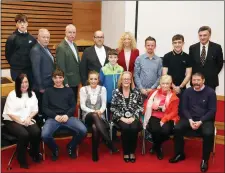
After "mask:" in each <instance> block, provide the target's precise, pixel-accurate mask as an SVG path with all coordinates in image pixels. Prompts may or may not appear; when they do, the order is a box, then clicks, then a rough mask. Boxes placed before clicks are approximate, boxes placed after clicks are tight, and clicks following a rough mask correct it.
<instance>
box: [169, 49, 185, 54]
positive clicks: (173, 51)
mask: <svg viewBox="0 0 225 173" xmlns="http://www.w3.org/2000/svg"><path fill="white" fill-rule="evenodd" d="M172 52H173V55H183V53H184V52H183V51H181V53H176V52H175V51H174V50H173V51H172Z"/></svg>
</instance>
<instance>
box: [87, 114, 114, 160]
mask: <svg viewBox="0 0 225 173" xmlns="http://www.w3.org/2000/svg"><path fill="white" fill-rule="evenodd" d="M85 123H86V124H87V126H88V127H91V128H92V156H93V157H95V156H96V155H98V147H99V139H100V135H101V136H102V138H103V139H104V140H105V141H106V143H107V144H108V147H109V148H112V141H111V140H110V137H109V132H108V129H107V128H108V126H107V125H106V124H105V122H104V121H103V120H102V119H101V118H99V116H98V115H97V114H96V113H94V112H90V113H88V114H87V115H86V117H85Z"/></svg>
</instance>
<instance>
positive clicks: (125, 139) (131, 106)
mask: <svg viewBox="0 0 225 173" xmlns="http://www.w3.org/2000/svg"><path fill="white" fill-rule="evenodd" d="M132 79H133V78H132V73H131V72H129V71H125V72H123V73H122V74H121V76H120V78H119V81H118V88H117V89H115V90H114V91H113V97H112V102H111V112H112V114H113V116H112V120H113V121H114V123H116V124H117V125H118V126H119V127H120V128H121V138H122V147H123V153H124V161H125V162H129V161H130V162H132V163H134V162H135V161H136V158H135V150H136V148H137V137H138V132H139V131H140V130H141V129H142V125H141V122H140V121H139V116H140V115H141V114H142V112H143V100H142V96H141V93H140V92H139V91H138V90H137V89H135V88H134V89H133V88H132V82H133V81H132Z"/></svg>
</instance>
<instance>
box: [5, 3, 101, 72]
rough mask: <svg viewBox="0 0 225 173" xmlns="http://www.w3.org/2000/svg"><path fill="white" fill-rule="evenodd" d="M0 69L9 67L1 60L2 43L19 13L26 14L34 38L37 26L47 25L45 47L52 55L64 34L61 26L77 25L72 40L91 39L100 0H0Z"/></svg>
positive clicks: (98, 21)
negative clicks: (48, 40)
mask: <svg viewBox="0 0 225 173" xmlns="http://www.w3.org/2000/svg"><path fill="white" fill-rule="evenodd" d="M1 3H2V4H1V68H2V69H5V68H9V64H8V63H7V61H6V59H5V42H6V39H7V38H8V36H9V35H10V34H12V33H13V31H15V29H16V27H15V21H14V18H15V16H16V14H18V13H23V14H25V15H27V16H28V32H30V33H31V34H32V35H33V36H34V37H35V38H36V37H37V34H38V29H40V28H47V29H48V30H49V31H50V34H51V39H50V44H49V48H50V49H51V51H52V53H53V54H55V46H56V45H58V44H59V43H60V42H61V40H62V39H63V38H64V37H65V26H66V25H67V24H70V23H73V24H74V25H75V26H76V28H77V36H76V40H92V37H93V33H94V31H96V30H99V29H101V2H100V1H95V2H85V1H83V2H82V1H77V2H72V1H61V2H60V1H51V0H48V1H47V0H46V1H43V0H42V1H41V0H40V1H37V0H36V1H34V0H33V1H27V0H26V1H25V0H24V1H18V0H17V1H8V0H2V2H1Z"/></svg>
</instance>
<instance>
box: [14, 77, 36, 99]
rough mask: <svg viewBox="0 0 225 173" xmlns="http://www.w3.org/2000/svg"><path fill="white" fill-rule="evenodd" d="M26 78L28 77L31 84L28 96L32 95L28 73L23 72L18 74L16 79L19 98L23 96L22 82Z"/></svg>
mask: <svg viewBox="0 0 225 173" xmlns="http://www.w3.org/2000/svg"><path fill="white" fill-rule="evenodd" d="M24 78H27V80H28V83H29V86H28V89H27V92H28V97H29V98H31V97H32V92H31V85H30V82H29V79H28V77H27V75H26V74H24V73H21V74H20V75H18V76H17V77H16V80H15V91H16V97H19V98H21V97H22V91H21V84H22V82H23V79H24Z"/></svg>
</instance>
